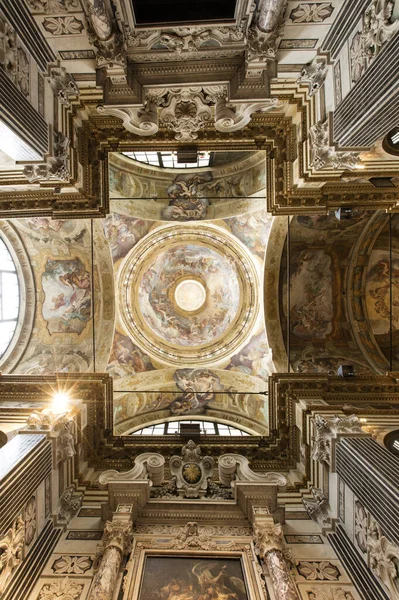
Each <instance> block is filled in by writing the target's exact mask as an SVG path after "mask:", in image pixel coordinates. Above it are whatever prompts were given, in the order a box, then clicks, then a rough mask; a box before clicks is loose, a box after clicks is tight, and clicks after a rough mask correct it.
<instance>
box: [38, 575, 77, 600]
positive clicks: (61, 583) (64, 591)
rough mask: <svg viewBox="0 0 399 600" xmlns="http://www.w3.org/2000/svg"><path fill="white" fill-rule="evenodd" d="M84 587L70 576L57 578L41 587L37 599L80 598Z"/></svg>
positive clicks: (74, 599)
mask: <svg viewBox="0 0 399 600" xmlns="http://www.w3.org/2000/svg"><path fill="white" fill-rule="evenodd" d="M83 587H84V586H83V584H81V583H77V581H76V580H72V579H69V577H64V578H63V579H55V580H54V581H53V582H52V583H47V584H46V585H44V586H43V587H42V588H41V590H40V593H39V595H38V597H37V600H80V598H81V595H82V592H83Z"/></svg>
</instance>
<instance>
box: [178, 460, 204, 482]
mask: <svg viewBox="0 0 399 600" xmlns="http://www.w3.org/2000/svg"><path fill="white" fill-rule="evenodd" d="M181 475H182V477H183V479H184V481H185V482H186V483H188V484H190V485H195V484H196V483H199V482H200V481H201V477H202V471H201V467H200V466H199V465H197V463H191V462H190V463H186V464H185V465H183V468H182V471H181Z"/></svg>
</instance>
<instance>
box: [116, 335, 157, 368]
mask: <svg viewBox="0 0 399 600" xmlns="http://www.w3.org/2000/svg"><path fill="white" fill-rule="evenodd" d="M107 370H108V371H109V372H110V373H111V374H112V375H113V376H114V377H116V378H121V377H126V376H128V375H135V374H136V373H144V372H146V371H153V370H154V367H153V365H152V362H151V360H150V358H149V356H147V354H145V353H144V352H143V351H142V350H140V348H138V347H137V346H135V345H134V344H133V342H132V340H131V339H130V338H129V337H127V336H126V335H122V334H121V333H118V332H115V337H114V343H113V345H112V350H111V355H110V357H109V364H108V368H107Z"/></svg>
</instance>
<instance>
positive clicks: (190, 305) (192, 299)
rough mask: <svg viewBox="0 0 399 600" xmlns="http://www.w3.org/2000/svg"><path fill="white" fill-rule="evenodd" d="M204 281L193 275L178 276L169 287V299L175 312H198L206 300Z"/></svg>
mask: <svg viewBox="0 0 399 600" xmlns="http://www.w3.org/2000/svg"><path fill="white" fill-rule="evenodd" d="M207 294H208V290H207V287H206V283H205V282H204V281H203V280H202V279H200V278H199V277H197V276H195V275H191V276H189V277H181V278H179V279H178V280H177V281H176V282H175V284H174V285H173V286H172V288H171V289H170V295H169V296H170V299H171V302H172V303H173V304H174V308H175V310H176V311H177V312H179V313H181V314H183V315H186V314H190V315H196V314H198V313H199V312H200V311H201V310H202V308H203V306H204V304H205V302H206V301H207Z"/></svg>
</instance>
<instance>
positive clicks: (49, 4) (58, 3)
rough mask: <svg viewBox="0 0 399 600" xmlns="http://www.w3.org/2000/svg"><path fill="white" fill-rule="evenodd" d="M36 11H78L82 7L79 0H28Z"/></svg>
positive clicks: (33, 10)
mask: <svg viewBox="0 0 399 600" xmlns="http://www.w3.org/2000/svg"><path fill="white" fill-rule="evenodd" d="M27 3H28V6H29V8H30V9H31V10H32V12H34V13H46V14H49V15H51V14H57V13H64V12H76V11H78V10H79V9H80V4H79V0H27Z"/></svg>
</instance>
